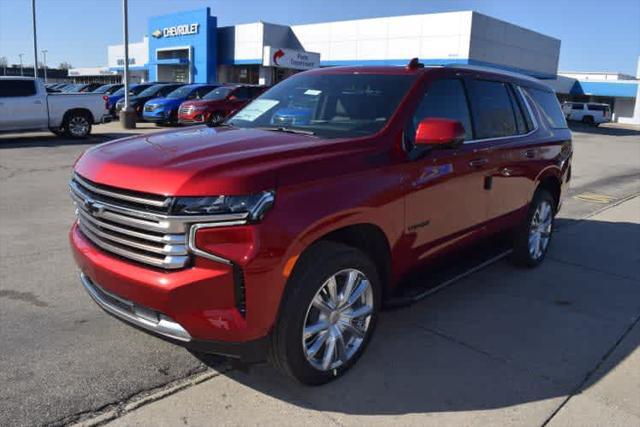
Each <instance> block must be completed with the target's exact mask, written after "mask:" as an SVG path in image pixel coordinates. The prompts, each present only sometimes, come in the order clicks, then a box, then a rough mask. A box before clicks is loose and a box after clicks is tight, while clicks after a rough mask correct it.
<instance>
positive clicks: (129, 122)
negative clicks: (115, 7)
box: [120, 0, 136, 129]
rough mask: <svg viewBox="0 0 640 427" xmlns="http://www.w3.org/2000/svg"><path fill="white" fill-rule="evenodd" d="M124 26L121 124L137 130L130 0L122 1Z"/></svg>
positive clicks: (126, 127)
mask: <svg viewBox="0 0 640 427" xmlns="http://www.w3.org/2000/svg"><path fill="white" fill-rule="evenodd" d="M122 26H123V36H124V108H122V110H121V111H120V123H122V127H123V128H125V129H135V127H136V112H135V111H134V110H133V108H131V106H130V105H129V10H128V0H122Z"/></svg>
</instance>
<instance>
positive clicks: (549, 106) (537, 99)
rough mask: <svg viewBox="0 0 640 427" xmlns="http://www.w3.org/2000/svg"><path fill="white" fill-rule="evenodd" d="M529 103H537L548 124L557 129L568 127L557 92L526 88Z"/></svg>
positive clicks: (541, 115)
mask: <svg viewBox="0 0 640 427" xmlns="http://www.w3.org/2000/svg"><path fill="white" fill-rule="evenodd" d="M524 92H525V93H526V94H527V99H528V101H529V103H531V104H533V105H535V107H536V110H538V113H539V114H540V117H541V118H542V120H544V121H545V122H546V124H547V126H549V127H551V128H555V129H564V128H566V127H567V121H566V120H565V118H564V114H562V110H561V109H560V103H559V102H558V98H557V97H556V94H555V93H553V92H547V91H545V90H540V89H533V88H529V87H528V88H524Z"/></svg>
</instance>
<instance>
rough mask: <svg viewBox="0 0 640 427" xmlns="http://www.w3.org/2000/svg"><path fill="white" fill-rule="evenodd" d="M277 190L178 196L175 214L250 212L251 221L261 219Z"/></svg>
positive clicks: (174, 203) (174, 207) (175, 203)
mask: <svg viewBox="0 0 640 427" xmlns="http://www.w3.org/2000/svg"><path fill="white" fill-rule="evenodd" d="M274 200H275V192H273V191H264V192H262V193H257V194H251V195H248V196H209V197H176V199H175V200H174V202H173V208H172V213H173V214H175V215H217V214H220V215H222V214H235V213H248V214H249V219H250V220H251V221H259V220H261V219H262V217H263V216H264V214H265V213H266V212H267V211H268V210H269V209H270V208H271V207H272V206H273V202H274Z"/></svg>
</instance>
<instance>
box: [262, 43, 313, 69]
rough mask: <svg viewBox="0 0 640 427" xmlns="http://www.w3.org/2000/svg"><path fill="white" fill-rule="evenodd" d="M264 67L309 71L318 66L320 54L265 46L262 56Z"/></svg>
mask: <svg viewBox="0 0 640 427" xmlns="http://www.w3.org/2000/svg"><path fill="white" fill-rule="evenodd" d="M262 65H264V66H265V67H278V68H292V69H294V70H310V69H311V68H318V67H319V66H320V54H319V53H315V52H306V51H304V50H294V49H283V48H279V47H273V46H265V47H264V52H263V56H262Z"/></svg>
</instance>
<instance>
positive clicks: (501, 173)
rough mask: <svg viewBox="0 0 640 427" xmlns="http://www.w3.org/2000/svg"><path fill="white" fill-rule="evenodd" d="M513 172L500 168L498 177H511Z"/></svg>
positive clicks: (509, 169)
mask: <svg viewBox="0 0 640 427" xmlns="http://www.w3.org/2000/svg"><path fill="white" fill-rule="evenodd" d="M513 173H514V170H513V169H511V168H502V169H500V175H502V176H511V175H513Z"/></svg>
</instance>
